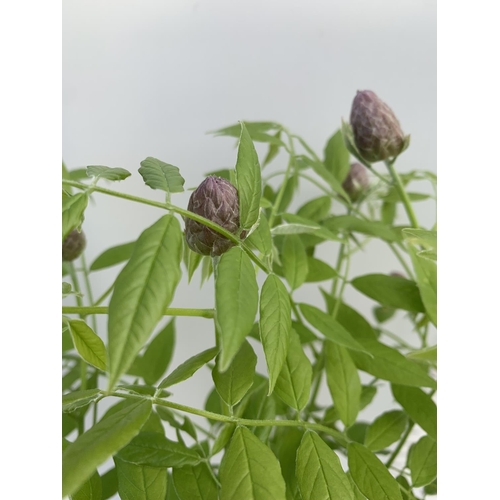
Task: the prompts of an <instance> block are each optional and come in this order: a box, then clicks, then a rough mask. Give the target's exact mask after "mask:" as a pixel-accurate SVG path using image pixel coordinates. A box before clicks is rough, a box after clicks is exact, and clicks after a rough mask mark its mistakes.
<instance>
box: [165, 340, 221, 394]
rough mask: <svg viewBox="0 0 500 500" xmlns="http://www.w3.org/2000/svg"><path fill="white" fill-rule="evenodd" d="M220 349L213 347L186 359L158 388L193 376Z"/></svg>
mask: <svg viewBox="0 0 500 500" xmlns="http://www.w3.org/2000/svg"><path fill="white" fill-rule="evenodd" d="M218 351H219V350H218V348H217V347H212V348H210V349H207V350H206V351H203V352H200V353H199V354H196V355H195V356H192V357H191V358H189V359H188V360H187V361H184V363H182V365H179V366H178V367H177V368H176V369H175V370H174V371H173V372H172V373H170V374H169V375H168V377H167V378H165V379H163V380H162V381H161V383H160V385H159V386H158V388H159V389H164V388H165V387H170V386H172V385H175V384H178V383H179V382H183V381H184V380H187V379H188V378H190V377H192V376H193V375H194V374H195V373H196V372H197V371H198V370H199V369H200V368H201V367H202V366H204V365H206V364H207V363H208V362H209V361H210V360H211V359H213V358H215V356H216V354H217V352H218Z"/></svg>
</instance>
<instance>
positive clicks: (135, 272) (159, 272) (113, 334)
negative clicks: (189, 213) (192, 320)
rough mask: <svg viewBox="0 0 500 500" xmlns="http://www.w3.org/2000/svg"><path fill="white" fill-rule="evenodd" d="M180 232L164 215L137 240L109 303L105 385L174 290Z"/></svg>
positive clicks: (138, 346)
mask: <svg viewBox="0 0 500 500" xmlns="http://www.w3.org/2000/svg"><path fill="white" fill-rule="evenodd" d="M181 259H182V233H181V229H180V224H179V222H178V221H177V219H176V218H175V217H174V216H173V215H164V216H163V217H162V218H161V219H159V220H158V221H157V222H155V223H154V224H153V225H152V226H151V227H149V228H148V229H146V230H145V231H144V232H143V233H142V234H141V235H140V236H139V239H138V240H137V242H136V244H135V247H134V252H133V254H132V257H131V258H130V260H129V261H128V263H127V265H126V266H125V267H124V268H123V270H122V271H121V272H120V274H119V275H118V277H117V279H116V282H115V288H114V292H113V295H112V297H111V301H110V303H109V320H108V338H109V372H110V374H109V387H110V388H112V387H114V385H115V384H116V382H117V381H118V379H119V378H120V376H121V375H122V374H123V373H125V372H126V371H127V370H128V368H129V367H130V365H131V364H132V362H133V361H134V358H135V357H136V355H137V353H138V352H139V351H140V349H141V348H142V346H143V345H144V343H145V342H146V341H147V339H148V337H149V336H150V335H151V332H152V331H153V329H154V328H155V326H156V324H157V323H158V321H159V320H160V318H161V317H162V316H163V313H164V312H165V309H166V308H167V307H168V305H169V304H170V302H171V301H172V298H173V296H174V292H175V288H176V287H177V284H178V283H179V280H180V278H181V269H180V262H181Z"/></svg>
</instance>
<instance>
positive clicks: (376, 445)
mask: <svg viewBox="0 0 500 500" xmlns="http://www.w3.org/2000/svg"><path fill="white" fill-rule="evenodd" d="M407 424H408V417H407V416H406V414H405V413H404V412H402V411H399V410H394V411H388V412H386V413H383V414H382V415H380V416H379V417H377V418H376V419H375V421H374V422H373V423H372V424H371V425H370V427H368V432H367V433H366V437H365V446H366V447H367V448H368V449H369V450H371V451H379V450H383V449H384V448H387V447H388V446H390V445H391V444H392V443H395V442H396V441H397V440H398V439H399V438H400V437H401V434H403V432H404V430H405V429H406V426H407Z"/></svg>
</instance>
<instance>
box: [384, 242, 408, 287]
mask: <svg viewBox="0 0 500 500" xmlns="http://www.w3.org/2000/svg"><path fill="white" fill-rule="evenodd" d="M387 244H388V245H389V248H390V249H391V250H392V252H393V253H394V255H395V256H396V258H397V259H398V260H399V262H400V264H401V265H402V266H403V268H404V270H405V271H406V274H407V275H408V278H411V279H413V273H412V271H411V269H410V267H409V266H408V264H407V263H406V262H405V260H404V259H403V256H402V255H401V254H400V253H399V251H398V250H397V248H396V246H395V245H394V244H393V243H390V242H387Z"/></svg>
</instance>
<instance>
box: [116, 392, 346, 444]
mask: <svg viewBox="0 0 500 500" xmlns="http://www.w3.org/2000/svg"><path fill="white" fill-rule="evenodd" d="M107 395H108V396H116V397H119V398H129V399H150V400H151V402H152V403H153V404H156V405H159V406H165V407H167V408H174V409H176V410H179V411H183V412H186V413H191V414H193V415H198V416H200V417H205V418H207V419H209V420H216V421H218V422H229V423H232V424H237V425H245V426H248V427H304V428H306V429H313V430H317V431H320V432H324V433H325V434H328V435H330V436H332V437H334V438H335V439H336V440H337V442H338V443H339V444H340V445H342V446H346V445H347V442H348V439H347V438H346V437H345V436H344V435H343V434H342V433H341V432H339V431H337V430H335V429H331V428H330V427H326V426H324V425H321V424H315V423H311V422H304V421H301V420H252V419H248V418H238V417H234V416H232V417H231V416H226V415H220V414H219V413H213V412H211V411H206V410H200V409H198V408H192V407H190V406H185V405H181V404H179V403H174V402H173V401H168V400H163V399H157V398H150V397H149V398H148V397H146V396H142V395H139V394H125V393H121V392H111V393H108V394H107Z"/></svg>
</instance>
